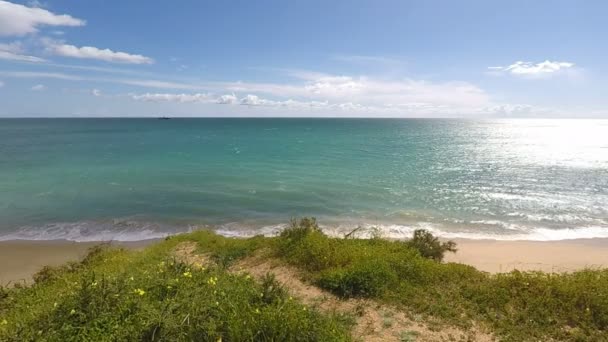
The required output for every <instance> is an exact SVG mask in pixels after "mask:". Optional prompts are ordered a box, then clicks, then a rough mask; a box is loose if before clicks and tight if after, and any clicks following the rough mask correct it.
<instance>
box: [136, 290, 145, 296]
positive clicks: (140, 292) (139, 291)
mask: <svg viewBox="0 0 608 342" xmlns="http://www.w3.org/2000/svg"><path fill="white" fill-rule="evenodd" d="M135 293H136V294H138V295H140V296H143V295H145V294H146V291H144V290H142V289H135Z"/></svg>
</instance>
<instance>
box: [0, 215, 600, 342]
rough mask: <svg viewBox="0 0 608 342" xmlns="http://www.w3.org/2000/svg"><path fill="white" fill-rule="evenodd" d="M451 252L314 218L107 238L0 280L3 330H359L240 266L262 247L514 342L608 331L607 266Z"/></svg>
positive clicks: (18, 333)
mask: <svg viewBox="0 0 608 342" xmlns="http://www.w3.org/2000/svg"><path fill="white" fill-rule="evenodd" d="M184 241H194V242H196V243H197V244H198V248H199V252H201V253H204V254H205V256H206V257H208V258H209V259H210V260H212V261H215V262H214V263H213V264H212V266H202V265H196V264H194V265H186V264H184V263H180V262H178V261H177V260H176V259H175V258H174V257H173V256H172V250H173V249H174V248H175V246H177V245H178V244H179V243H180V242H184ZM453 250H455V245H454V244H452V243H449V242H448V243H446V242H440V241H439V240H437V239H435V238H434V237H433V236H432V235H430V234H428V233H427V232H424V231H422V232H418V233H417V234H416V236H415V237H414V239H413V240H410V241H405V242H403V241H388V240H383V239H380V238H372V239H367V240H363V239H337V238H330V237H328V236H326V235H324V234H323V232H322V230H321V229H320V228H319V227H318V225H317V223H316V221H315V220H314V219H303V220H300V221H293V222H292V226H291V227H290V228H288V229H286V230H285V231H283V232H282V233H281V234H280V236H278V237H275V238H264V237H254V238H251V239H233V238H225V237H221V236H218V235H215V234H213V233H211V232H208V231H198V232H194V233H191V234H184V235H179V236H175V237H172V238H169V239H167V240H166V241H163V242H160V243H158V244H156V245H153V246H151V247H149V248H147V249H146V250H144V251H140V252H136V251H126V250H122V249H114V248H98V249H95V250H93V251H92V252H91V253H90V254H89V256H88V257H87V258H86V259H85V260H84V261H83V262H81V263H74V264H70V265H66V266H64V267H61V268H45V269H44V270H42V271H41V272H40V273H38V274H37V276H36V278H35V279H36V283H35V284H33V285H32V286H28V287H25V286H21V287H16V288H4V289H0V340H1V341H28V340H50V341H55V340H68V341H69V340H79V341H80V340H95V341H103V340H184V341H186V340H201V341H218V340H219V339H220V338H221V340H222V341H243V340H262V341H268V340H275V341H283V340H302V341H307V340H311V341H312V340H314V341H332V340H335V341H345V340H349V339H350V336H349V333H348V329H349V328H350V325H352V324H353V322H352V319H348V317H340V316H339V315H333V314H331V315H330V314H324V313H320V312H317V311H315V310H313V309H311V308H309V307H306V306H304V305H302V304H301V303H299V302H298V301H297V300H296V299H291V297H289V294H288V291H289V289H284V288H283V287H282V286H281V285H280V284H278V283H277V282H276V281H275V280H274V278H273V277H272V276H270V275H268V276H266V277H264V278H263V279H261V280H258V281H254V280H253V279H252V278H251V277H250V276H248V275H246V274H235V273H234V272H230V269H229V267H230V265H232V264H233V263H234V262H235V261H236V260H238V259H240V258H243V257H246V256H249V255H252V254H253V253H256V255H258V256H261V257H267V258H273V259H278V260H280V261H282V262H284V263H286V264H288V265H291V266H293V267H296V268H298V269H299V270H300V271H301V272H302V273H303V275H304V276H305V277H306V278H307V279H308V280H309V281H310V282H311V283H313V284H316V285H317V286H319V287H321V288H323V289H325V290H327V291H330V292H332V293H334V294H336V295H338V296H340V297H343V298H350V297H367V298H373V299H375V300H377V301H379V302H381V303H385V304H389V305H392V306H394V307H396V308H399V309H402V310H405V311H406V312H410V313H412V314H415V315H416V316H420V317H422V318H423V320H425V321H427V322H433V324H434V325H436V326H438V329H441V326H445V325H456V326H459V327H461V328H464V329H467V328H470V327H472V326H473V325H476V326H482V327H485V328H487V329H488V330H489V331H491V332H493V333H494V334H495V336H497V338H499V339H500V340H504V341H532V340H533V341H538V340H543V341H546V340H570V341H602V340H608V270H584V271H579V272H574V273H569V274H547V273H542V272H517V271H515V272H511V273H506V274H499V275H489V274H487V273H483V272H480V271H477V270H476V269H474V268H473V267H469V266H465V265H461V264H454V263H440V262H438V261H439V260H442V258H443V254H444V253H445V252H450V251H453ZM382 324H383V325H385V326H391V325H392V324H393V321H392V318H390V317H385V319H384V321H383V322H382ZM416 338H417V337H416V333H414V332H408V331H405V332H403V338H402V339H403V340H412V341H413V340H416Z"/></svg>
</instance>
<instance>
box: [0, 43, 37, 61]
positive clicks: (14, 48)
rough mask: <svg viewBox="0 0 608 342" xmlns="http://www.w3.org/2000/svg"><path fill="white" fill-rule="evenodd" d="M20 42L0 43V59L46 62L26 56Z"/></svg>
mask: <svg viewBox="0 0 608 342" xmlns="http://www.w3.org/2000/svg"><path fill="white" fill-rule="evenodd" d="M23 51H24V50H23V47H22V45H21V43H20V42H12V43H0V59H5V60H11V61H19V62H33V63H38V62H44V59H42V58H39V57H34V56H28V55H25V54H24V52H23Z"/></svg>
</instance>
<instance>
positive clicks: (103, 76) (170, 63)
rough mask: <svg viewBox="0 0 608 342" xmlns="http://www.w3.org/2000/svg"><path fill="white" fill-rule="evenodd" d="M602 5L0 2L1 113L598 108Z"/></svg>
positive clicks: (431, 112) (484, 114)
mask: <svg viewBox="0 0 608 342" xmlns="http://www.w3.org/2000/svg"><path fill="white" fill-rule="evenodd" d="M606 13H608V2H606V1H603V0H597V1H593V0H588V1H587V0H571V1H560V0H553V1H545V0H538V1H529V0H526V1H517V0H512V1H499V0H495V1H487V0H475V1H473V0H463V1H449V0H444V1H439V0H420V1H406V0H401V1H397V0H395V1H392V0H374V1H372V0H369V1H362V0H332V1H327V0H321V1H317V0H308V1H304V0H290V1H284V0H276V1H267V0H260V1H246V0H245V1H229V0H226V1H199V0H180V1H140V0H130V1H109V0H87V1H76V0H48V1H46V0H41V1H16V0H11V1H4V0H0V117H108V116H112V117H115V116H117V117H130V116H134V117H138V116H146V117H150V116H152V117H154V116H188V117H190V116H213V117H218V116H219V117H224V116H247V117H249V116H254V117H264V116H271V117H275V116H287V117H302V116H306V117H309V116H310V117H462V118H503V117H535V118H536V117H550V118H563V117H567V118H608V96H606V95H607V94H608V58H607V56H608V43H607V41H608V40H607V38H606V37H608V21H607V20H606V18H605V16H606Z"/></svg>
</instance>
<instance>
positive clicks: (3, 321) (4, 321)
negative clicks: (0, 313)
mask: <svg viewBox="0 0 608 342" xmlns="http://www.w3.org/2000/svg"><path fill="white" fill-rule="evenodd" d="M7 324H8V321H7V320H5V319H3V320H2V322H0V325H7Z"/></svg>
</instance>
